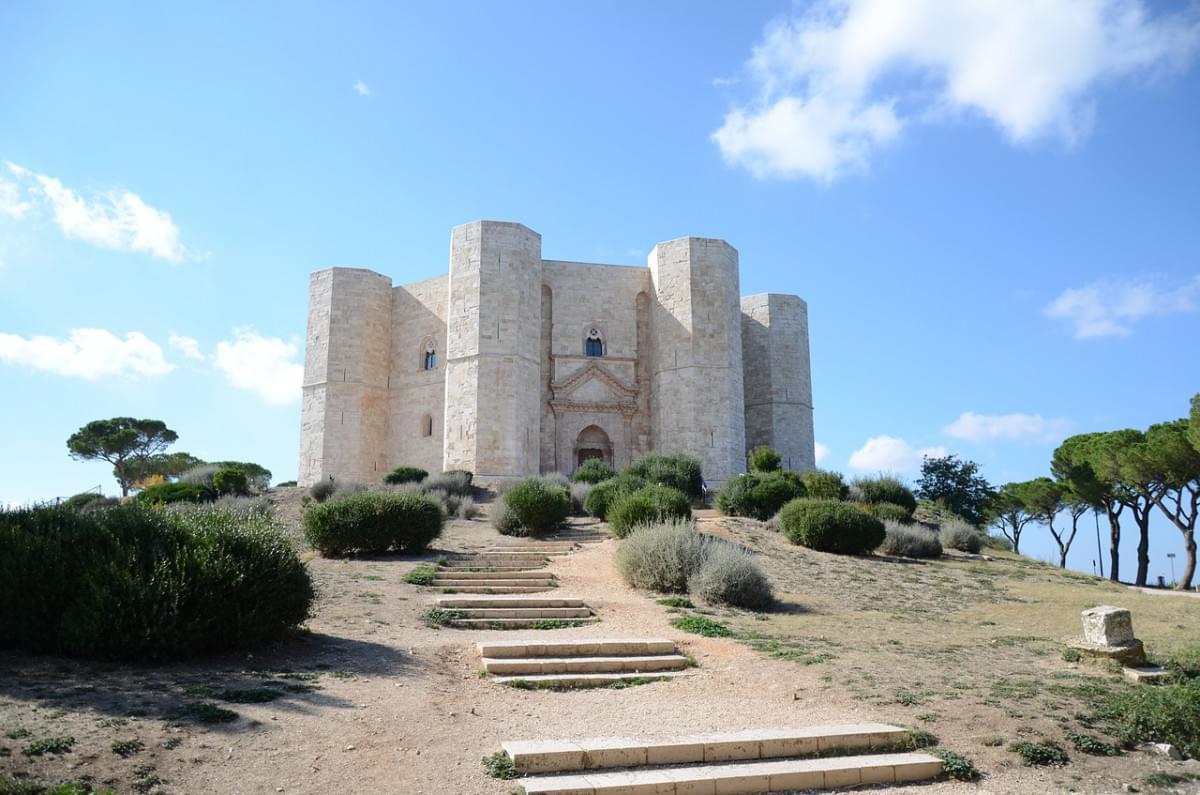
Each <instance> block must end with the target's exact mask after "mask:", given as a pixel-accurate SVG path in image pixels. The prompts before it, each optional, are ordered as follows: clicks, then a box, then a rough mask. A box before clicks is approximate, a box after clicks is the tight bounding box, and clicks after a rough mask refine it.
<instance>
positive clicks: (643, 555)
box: [616, 521, 713, 593]
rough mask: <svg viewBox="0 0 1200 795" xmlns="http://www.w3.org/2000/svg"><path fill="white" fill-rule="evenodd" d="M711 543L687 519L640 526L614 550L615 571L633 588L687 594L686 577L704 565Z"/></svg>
mask: <svg viewBox="0 0 1200 795" xmlns="http://www.w3.org/2000/svg"><path fill="white" fill-rule="evenodd" d="M712 542H713V539H712V536H706V535H703V534H702V533H697V532H696V529H695V528H694V527H693V526H692V523H691V522H681V521H674V522H663V523H662V524H658V525H654V526H650V527H643V528H642V529H640V530H639V531H638V532H636V533H634V534H633V535H632V536H630V537H629V538H627V539H626V540H625V542H624V543H623V544H621V546H620V547H619V548H618V549H617V558H616V562H617V571H619V572H620V574H621V576H622V577H623V578H624V579H625V581H626V582H627V583H629V584H630V585H632V586H633V587H634V588H644V589H646V590H648V591H658V592H659V593H687V587H688V580H689V579H690V578H691V576H692V575H693V574H695V573H696V572H697V571H699V570H700V567H701V566H702V565H703V564H704V560H705V558H706V557H707V556H708V551H707V545H708V544H710V543H712Z"/></svg>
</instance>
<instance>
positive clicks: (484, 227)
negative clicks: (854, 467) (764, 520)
mask: <svg viewBox="0 0 1200 795" xmlns="http://www.w3.org/2000/svg"><path fill="white" fill-rule="evenodd" d="M647 266H648V267H645V268H642V267H625V266H619V265H597V264H588V263H578V262H560V261H556V260H544V259H542V242H541V236H540V235H538V234H537V233H536V232H534V231H532V230H530V229H528V228H526V227H524V226H522V225H520V224H514V223H502V222H497V221H477V222H474V223H470V224H464V225H462V226H458V227H455V229H454V230H453V231H452V232H451V236H450V270H449V273H448V274H447V275H445V276H440V277H437V278H434V279H428V280H425V281H421V282H416V283H414V284H408V285H401V286H398V287H393V286H392V283H391V280H390V279H388V278H387V277H385V276H381V275H380V274H377V273H373V272H371V271H366V270H359V269H353V268H331V269H329V270H324V271H319V272H317V273H314V274H313V275H312V276H311V277H310V281H309V292H310V297H309V309H308V343H307V350H306V353H305V371H304V401H303V409H302V418H301V433H300V467H299V472H300V477H299V480H300V483H301V485H309V484H311V483H313V482H315V481H317V480H322V479H326V478H328V477H330V476H334V477H336V478H338V479H342V480H359V481H365V482H372V481H378V480H380V479H382V478H383V476H384V475H385V474H386V473H387V472H389V471H391V470H392V469H393V468H395V467H396V466H399V465H401V464H408V465H413V466H419V467H421V468H423V469H426V470H428V471H430V472H438V471H441V470H443V469H468V470H470V471H472V472H475V473H476V476H477V477H478V478H480V479H481V480H484V481H486V480H497V479H505V478H515V477H522V476H526V475H530V474H537V473H538V472H556V471H557V472H566V473H570V472H572V471H574V469H575V468H576V467H577V466H578V465H579V463H580V462H581V461H583V460H586V459H587V458H590V457H600V458H604V459H605V460H607V461H609V462H610V463H612V464H613V465H614V466H617V467H621V466H624V465H626V464H628V463H630V462H631V461H633V460H634V459H635V458H637V457H638V456H639V455H642V454H644V453H647V452H650V451H652V450H653V451H660V452H667V453H671V452H687V453H691V454H693V455H696V456H698V457H699V458H700V459H701V460H702V461H703V463H704V472H705V476H706V478H707V479H708V480H709V482H710V483H714V484H716V483H720V482H722V481H724V480H725V479H726V478H727V477H729V476H730V475H733V474H736V473H739V472H742V471H744V470H745V461H746V452H747V450H748V449H749V448H752V447H755V446H758V445H760V444H766V445H770V446H772V447H774V448H776V449H777V450H779V451H780V452H781V453H782V454H783V456H784V463H785V465H788V466H790V468H792V469H796V470H804V469H808V468H811V467H812V466H813V465H814V463H813V462H814V452H813V421H812V386H811V380H810V370H809V356H808V315H807V307H806V305H805V303H804V302H803V301H801V300H800V299H799V298H797V297H796V296H791V295H779V294H775V293H771V294H762V295H755V296H749V297H744V298H743V297H741V296H740V294H739V290H738V255H737V251H736V250H735V249H734V248H733V247H732V246H730V245H729V244H728V243H726V242H724V241H723V240H715V239H711V238H699V237H686V238H680V239H678V240H671V241H668V242H665V243H659V244H658V245H657V246H655V247H654V250H653V251H651V252H650V255H649V258H648V260H647Z"/></svg>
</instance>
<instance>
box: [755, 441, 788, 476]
mask: <svg viewBox="0 0 1200 795" xmlns="http://www.w3.org/2000/svg"><path fill="white" fill-rule="evenodd" d="M781 461H783V456H782V455H780V454H779V453H777V452H776V451H774V450H772V449H771V448H770V447H767V446H765V445H764V446H762V447H755V448H754V449H753V450H751V451H750V471H751V472H774V471H776V470H777V469H779V463H780V462H781Z"/></svg>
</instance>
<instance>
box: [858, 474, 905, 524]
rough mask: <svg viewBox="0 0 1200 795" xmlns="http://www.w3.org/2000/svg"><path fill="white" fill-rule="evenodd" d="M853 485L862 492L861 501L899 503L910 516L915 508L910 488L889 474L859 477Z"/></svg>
mask: <svg viewBox="0 0 1200 795" xmlns="http://www.w3.org/2000/svg"><path fill="white" fill-rule="evenodd" d="M854 486H855V487H857V488H858V490H859V491H860V492H861V493H862V497H863V502H866V503H870V504H872V505H875V504H877V503H881V502H890V503H892V504H893V505H899V506H900V507H902V508H904V509H905V511H906V512H907V513H908V514H909V515H910V516H911V515H912V512H913V511H915V510H916V509H917V498H916V497H915V496H914V495H913V493H912V490H911V489H910V488H908V486H905V485H904V484H903V483H901V482H900V481H899V480H897V479H896V478H894V477H892V476H891V475H880V476H879V477H875V478H859V479H858V480H856V481H854Z"/></svg>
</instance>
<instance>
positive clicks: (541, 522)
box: [504, 478, 571, 535]
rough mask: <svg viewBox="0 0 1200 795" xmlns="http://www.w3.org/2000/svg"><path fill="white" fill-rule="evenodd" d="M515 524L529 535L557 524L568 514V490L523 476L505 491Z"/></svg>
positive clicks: (569, 500) (548, 482)
mask: <svg viewBox="0 0 1200 795" xmlns="http://www.w3.org/2000/svg"><path fill="white" fill-rule="evenodd" d="M504 504H505V506H507V508H508V510H509V511H510V512H511V513H512V516H513V518H514V519H515V520H516V522H517V524H519V525H520V526H521V527H523V528H524V529H525V530H526V531H528V532H529V533H530V534H532V535H540V534H542V533H545V532H547V531H549V530H552V529H554V528H555V527H558V526H559V525H560V524H562V523H563V521H564V520H565V519H566V518H567V517H568V516H569V515H570V513H571V492H570V490H569V489H568V488H567V487H565V486H559V485H557V484H556V483H552V482H550V481H548V480H546V479H544V478H526V479H525V480H522V481H520V482H518V483H516V484H515V485H513V486H512V487H511V488H509V489H508V490H507V491H506V492H504Z"/></svg>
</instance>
